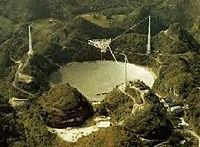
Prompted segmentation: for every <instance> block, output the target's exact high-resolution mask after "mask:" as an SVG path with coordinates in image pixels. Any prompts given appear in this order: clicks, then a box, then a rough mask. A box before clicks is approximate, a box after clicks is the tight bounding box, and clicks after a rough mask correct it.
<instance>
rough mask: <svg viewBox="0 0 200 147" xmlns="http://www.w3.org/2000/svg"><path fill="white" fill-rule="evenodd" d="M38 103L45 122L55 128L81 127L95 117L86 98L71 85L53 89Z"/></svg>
mask: <svg viewBox="0 0 200 147" xmlns="http://www.w3.org/2000/svg"><path fill="white" fill-rule="evenodd" d="M38 103H39V105H40V106H41V109H42V110H41V116H42V118H43V120H44V122H45V123H46V124H47V125H48V126H50V127H54V128H65V127H70V126H76V125H80V124H83V123H84V122H85V120H87V119H88V118H89V117H91V116H92V115H93V108H92V106H91V105H90V104H89V102H88V101H87V100H86V98H85V97H84V96H83V95H82V94H81V93H79V92H78V91H77V90H76V89H75V88H72V87H71V86H70V85H69V84H64V85H59V86H56V87H52V88H51V89H50V90H49V92H48V93H47V94H46V95H44V96H42V97H40V99H39V102H38Z"/></svg>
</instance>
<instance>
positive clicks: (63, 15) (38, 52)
mask: <svg viewBox="0 0 200 147" xmlns="http://www.w3.org/2000/svg"><path fill="white" fill-rule="evenodd" d="M199 14H200V1H199V0H190V1H187V0H165V1H163V0H154V1H149V0H140V1H138V0H124V1H120V0H109V1H108V0H93V1H91V0H0V80H1V83H0V146H19V147H21V146H48V147H49V146H83V147H84V146H99V147H104V146H112V147H114V146H119V147H120V146H150V147H151V146H155V145H158V146H159V145H160V144H161V145H160V146H163V145H164V146H194V147H195V146H198V145H197V144H198V139H197V137H195V135H194V134H197V136H198V135H200V126H199V124H200V111H199V110H198V109H199V105H200V101H199V87H200V82H199V81H200V54H199V53H200V37H199V36H200V15H199ZM149 15H151V52H150V54H146V48H147V40H148V36H147V34H148V16H149ZM28 26H30V27H31V30H30V31H31V35H32V48H33V53H31V54H29V51H30V45H29V36H28ZM103 38H112V42H111V43H110V47H111V49H112V51H113V52H114V54H116V59H117V60H118V61H122V62H124V55H123V54H126V55H127V58H128V62H130V63H133V64H136V65H139V66H142V67H144V68H146V69H148V70H150V71H151V72H153V73H154V75H155V83H154V85H153V87H152V88H149V87H148V86H146V85H145V84H144V83H142V82H141V81H139V82H138V81H137V82H136V81H130V82H129V87H128V88H127V87H126V88H125V89H124V92H122V90H120V88H121V87H120V86H119V85H118V86H117V85H115V86H116V87H113V88H114V89H113V90H112V91H111V92H109V93H104V95H105V99H104V100H103V101H102V102H101V104H100V105H97V106H96V105H91V103H92V102H91V103H90V102H88V100H87V97H85V96H84V95H83V94H81V93H80V92H79V91H78V90H77V89H76V88H73V87H72V86H71V85H69V84H64V85H54V84H52V83H51V82H50V81H49V79H50V75H51V74H52V73H53V72H55V71H56V70H58V69H59V68H62V67H63V66H64V65H65V64H68V63H71V62H83V61H96V60H101V59H102V58H103V59H105V60H113V56H112V54H111V53H110V51H108V50H109V48H107V51H106V52H105V53H101V51H100V50H99V49H98V48H97V47H94V46H91V45H88V40H91V39H103ZM122 53H123V54H122ZM122 55H123V56H122ZM80 76H81V75H80ZM60 78H62V77H60ZM130 95H131V96H130ZM133 97H134V100H135V101H134V102H133ZM14 100H16V103H17V105H13V104H14V103H15V102H14ZM13 102H14V103H13ZM101 115H103V116H105V117H110V118H111V124H112V126H110V127H109V128H106V129H101V130H99V131H97V132H95V133H92V134H90V135H88V136H85V137H82V138H80V139H78V141H77V142H76V143H69V142H65V141H64V140H63V139H62V138H61V137H59V136H58V135H56V134H55V133H52V132H49V131H48V129H47V127H52V128H53V127H55V128H60V129H65V128H67V127H72V128H73V127H75V128H76V127H87V126H91V125H93V124H94V120H93V119H94V118H95V117H99V116H101ZM184 121H185V122H184ZM120 122H121V123H120ZM121 124H123V125H121ZM182 124H184V125H182ZM185 124H186V125H185ZM190 132H192V133H190ZM188 138H189V139H188ZM183 142H184V143H183ZM182 143H183V144H182Z"/></svg>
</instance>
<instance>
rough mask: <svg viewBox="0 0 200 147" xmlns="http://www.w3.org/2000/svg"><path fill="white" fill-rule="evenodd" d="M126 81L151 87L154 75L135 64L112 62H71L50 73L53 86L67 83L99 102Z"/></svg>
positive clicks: (91, 99)
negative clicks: (139, 82)
mask: <svg viewBox="0 0 200 147" xmlns="http://www.w3.org/2000/svg"><path fill="white" fill-rule="evenodd" d="M125 69H127V70H126V71H127V80H128V81H134V80H141V81H143V82H144V83H145V84H146V85H147V86H149V87H152V86H153V84H154V81H155V77H154V75H153V74H152V73H151V72H150V71H148V70H147V69H145V68H144V67H140V66H137V65H135V64H131V63H127V64H126V68H125V63H122V62H119V64H117V63H116V62H114V61H93V62H72V63H69V64H66V65H64V66H63V67H61V68H60V69H59V70H57V71H55V72H54V73H52V75H51V76H50V81H51V83H52V84H53V85H57V84H64V83H69V84H70V85H71V86H73V87H75V88H77V89H78V90H79V91H80V92H81V93H82V94H83V95H85V96H86V97H87V98H88V99H89V100H90V101H101V100H103V99H104V97H105V95H104V94H105V93H108V92H110V91H111V90H112V89H113V88H115V87H116V86H117V85H119V84H122V83H124V82H125Z"/></svg>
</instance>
